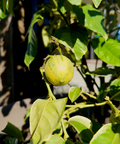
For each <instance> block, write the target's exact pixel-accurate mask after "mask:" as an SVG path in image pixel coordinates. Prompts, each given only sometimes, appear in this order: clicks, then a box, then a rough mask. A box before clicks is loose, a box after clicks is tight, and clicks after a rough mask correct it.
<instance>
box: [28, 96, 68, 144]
mask: <svg viewBox="0 0 120 144" xmlns="http://www.w3.org/2000/svg"><path fill="white" fill-rule="evenodd" d="M66 102H67V98H63V99H59V100H53V101H50V100H42V99H38V100H36V101H35V102H34V103H33V105H32V107H31V112H30V132H31V135H32V142H31V143H32V144H37V143H42V142H43V141H47V140H49V139H50V137H51V135H52V132H53V131H54V130H55V129H56V128H57V126H58V124H59V122H60V120H61V118H62V116H63V111H64V109H65V105H66Z"/></svg>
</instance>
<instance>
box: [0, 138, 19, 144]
mask: <svg viewBox="0 0 120 144" xmlns="http://www.w3.org/2000/svg"><path fill="white" fill-rule="evenodd" d="M3 141H4V142H5V143H6V144H18V140H17V139H16V138H5V139H4V140H3Z"/></svg>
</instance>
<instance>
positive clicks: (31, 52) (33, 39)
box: [24, 13, 43, 68]
mask: <svg viewBox="0 0 120 144" xmlns="http://www.w3.org/2000/svg"><path fill="white" fill-rule="evenodd" d="M39 19H43V17H42V16H41V15H40V14H37V13H35V14H34V16H33V19H32V21H31V24H30V26H29V29H28V32H29V35H28V45H27V51H26V54H25V58H24V63H25V64H26V66H27V67H28V68H30V64H31V62H32V61H33V60H34V59H35V56H36V54H37V51H38V45H37V36H36V34H35V31H34V29H33V26H34V24H35V23H36V22H38V21H39Z"/></svg>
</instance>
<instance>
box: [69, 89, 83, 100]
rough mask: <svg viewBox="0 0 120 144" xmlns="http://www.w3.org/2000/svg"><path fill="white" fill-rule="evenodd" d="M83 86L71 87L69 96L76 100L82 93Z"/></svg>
mask: <svg viewBox="0 0 120 144" xmlns="http://www.w3.org/2000/svg"><path fill="white" fill-rule="evenodd" d="M81 92H82V88H81V87H71V88H70V89H69V93H68V96H69V98H70V100H71V101H72V102H74V101H75V100H76V99H77V98H78V97H79V96H80V94H81Z"/></svg>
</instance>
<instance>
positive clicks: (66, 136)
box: [61, 118, 69, 139]
mask: <svg viewBox="0 0 120 144" xmlns="http://www.w3.org/2000/svg"><path fill="white" fill-rule="evenodd" d="M61 124H62V127H63V132H64V139H67V138H68V137H69V135H68V133H67V131H66V128H65V124H64V121H63V118H62V120H61Z"/></svg>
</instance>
